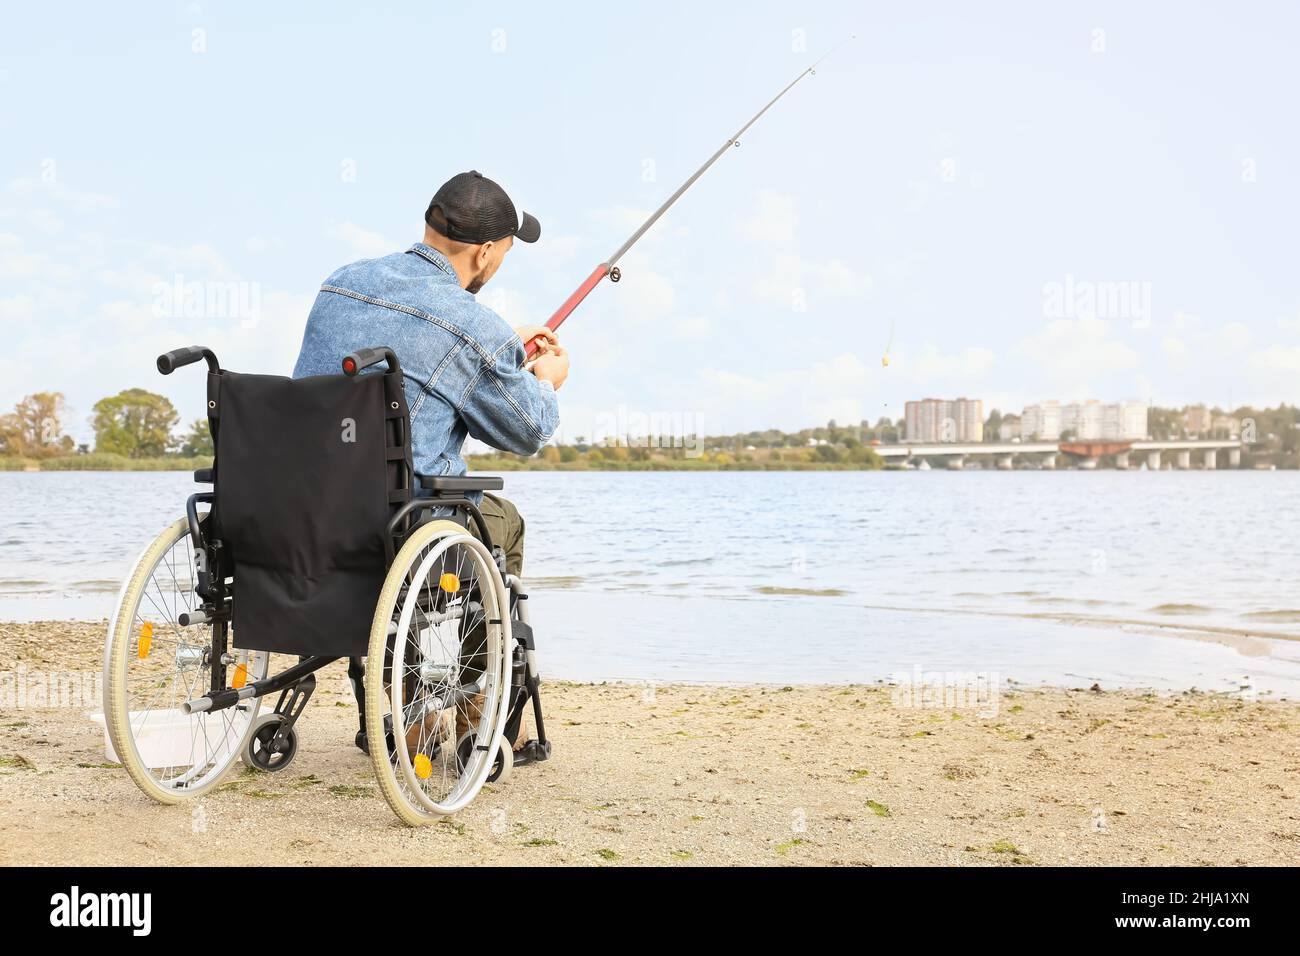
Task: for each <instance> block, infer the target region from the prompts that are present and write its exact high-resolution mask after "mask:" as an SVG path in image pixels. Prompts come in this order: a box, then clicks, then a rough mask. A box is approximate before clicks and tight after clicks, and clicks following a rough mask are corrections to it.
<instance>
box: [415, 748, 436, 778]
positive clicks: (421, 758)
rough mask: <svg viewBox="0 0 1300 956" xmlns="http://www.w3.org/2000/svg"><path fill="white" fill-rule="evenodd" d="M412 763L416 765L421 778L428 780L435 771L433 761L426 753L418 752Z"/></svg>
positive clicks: (416, 771)
mask: <svg viewBox="0 0 1300 956" xmlns="http://www.w3.org/2000/svg"><path fill="white" fill-rule="evenodd" d="M412 763H414V765H415V775H416V776H417V777H419V778H420V779H421V780H428V779H429V775H430V774H431V773H433V761H432V760H430V759H429V758H428V757H426V756H425V755H424V754H416V755H415V760H414V761H412Z"/></svg>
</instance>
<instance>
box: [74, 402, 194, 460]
mask: <svg viewBox="0 0 1300 956" xmlns="http://www.w3.org/2000/svg"><path fill="white" fill-rule="evenodd" d="M179 421H180V415H178V414H176V409H175V408H173V407H172V403H171V402H169V401H168V400H167V399H166V398H165V397H164V396H162V395H155V394H154V393H153V392H147V391H145V390H144V389H143V388H128V389H127V390H126V391H124V392H120V393H118V394H117V395H114V396H113V397H111V398H102V399H100V400H99V401H98V402H96V403H95V417H94V419H92V422H93V424H94V426H95V451H97V452H107V453H109V454H116V455H125V456H126V457H127V458H157V457H160V456H162V455H165V454H166V453H167V448H168V446H169V445H170V444H171V433H172V429H173V428H175V427H176V423H177V422H179Z"/></svg>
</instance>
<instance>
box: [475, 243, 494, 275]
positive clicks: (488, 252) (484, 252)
mask: <svg viewBox="0 0 1300 956" xmlns="http://www.w3.org/2000/svg"><path fill="white" fill-rule="evenodd" d="M493 245H494V244H493V243H491V242H485V243H483V244H482V245H480V246H479V247H478V254H477V255H476V256H474V264H475V265H477V266H478V267H479V268H480V269H485V268H487V264H488V262H489V261H490V259H491V257H492V246H493Z"/></svg>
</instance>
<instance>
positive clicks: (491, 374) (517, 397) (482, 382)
mask: <svg viewBox="0 0 1300 956" xmlns="http://www.w3.org/2000/svg"><path fill="white" fill-rule="evenodd" d="M511 346H512V347H511ZM523 362H524V346H523V343H522V342H520V341H519V338H518V337H517V336H516V337H515V338H514V339H513V341H512V343H511V344H510V346H507V347H505V348H503V349H502V350H501V351H500V352H499V353H498V354H497V356H496V361H495V362H493V363H492V364H491V365H488V364H484V366H483V368H482V370H481V372H480V373H479V375H478V378H477V380H476V381H475V382H474V385H473V387H472V388H471V389H470V391H469V394H468V395H466V396H465V401H464V403H463V404H462V405H461V407H460V409H459V411H460V415H461V418H463V419H464V421H465V424H466V425H467V426H468V428H469V433H470V435H471V436H472V437H474V438H477V439H478V440H479V441H482V442H486V443H487V444H489V445H491V446H492V447H493V448H499V449H501V450H502V451H508V452H513V453H515V454H516V455H533V454H536V453H537V452H538V451H540V450H541V448H542V446H543V445H545V444H546V443H547V442H548V441H550V440H551V436H552V435H553V434H555V429H556V427H558V426H559V424H560V408H559V404H558V403H557V402H556V398H555V389H554V388H552V387H551V383H550V382H544V381H542V380H541V379H539V378H537V376H535V375H534V374H533V373H532V372H527V371H524V369H523V368H522V366H523Z"/></svg>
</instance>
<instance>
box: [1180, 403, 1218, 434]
mask: <svg viewBox="0 0 1300 956" xmlns="http://www.w3.org/2000/svg"><path fill="white" fill-rule="evenodd" d="M1213 426H1214V422H1213V415H1212V414H1211V413H1210V410H1209V409H1208V408H1206V407H1205V406H1204V405H1190V406H1188V407H1187V408H1186V409H1184V410H1183V427H1184V428H1185V429H1187V431H1188V432H1189V433H1191V434H1193V435H1208V434H1209V433H1210V429H1211V428H1213Z"/></svg>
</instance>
